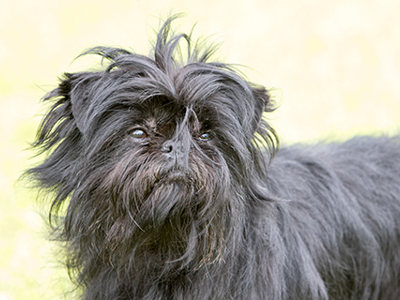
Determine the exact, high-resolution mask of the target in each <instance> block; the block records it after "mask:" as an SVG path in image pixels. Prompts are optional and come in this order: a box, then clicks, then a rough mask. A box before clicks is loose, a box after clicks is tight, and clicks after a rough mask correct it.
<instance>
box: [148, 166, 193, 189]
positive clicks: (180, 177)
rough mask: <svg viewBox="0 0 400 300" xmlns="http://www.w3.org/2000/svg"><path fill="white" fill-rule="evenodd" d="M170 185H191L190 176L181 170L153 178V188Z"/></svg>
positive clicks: (174, 170)
mask: <svg viewBox="0 0 400 300" xmlns="http://www.w3.org/2000/svg"><path fill="white" fill-rule="evenodd" d="M170 183H184V184H191V183H192V180H191V176H190V175H189V174H188V173H187V172H185V171H182V170H177V169H173V170H170V171H167V172H163V173H161V174H159V175H157V176H156V177H155V182H154V186H159V185H163V184H170Z"/></svg>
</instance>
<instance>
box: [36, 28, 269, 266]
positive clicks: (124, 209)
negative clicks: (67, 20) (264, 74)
mask: <svg viewBox="0 0 400 300" xmlns="http://www.w3.org/2000/svg"><path fill="white" fill-rule="evenodd" d="M170 22H171V20H169V21H167V22H166V23H165V25H164V26H163V28H162V29H161V31H160V33H159V34H158V38H157V42H156V44H155V47H154V54H153V57H152V58H149V57H146V56H142V55H137V54H132V53H131V52H128V51H126V50H123V49H115V48H94V49H92V50H91V51H89V52H88V53H92V54H93V53H96V54H100V55H101V56H102V58H103V59H104V60H108V61H109V63H108V64H107V66H106V68H105V70H103V71H99V72H86V73H74V74H65V75H64V78H63V79H62V81H61V83H60V85H59V87H58V88H57V89H55V90H53V91H52V92H51V93H50V94H49V96H48V97H47V98H46V100H50V101H53V106H52V108H51V110H50V112H49V113H48V114H47V115H46V117H45V119H44V120H43V123H42V125H41V127H40V130H39V133H38V140H37V143H36V146H37V147H38V148H40V149H41V150H42V151H48V150H51V154H50V155H49V156H48V158H47V159H46V160H45V161H44V162H43V163H42V164H41V165H39V166H38V167H36V168H34V169H32V170H31V172H32V173H33V174H34V175H35V176H36V179H37V180H39V182H40V183H41V185H42V186H43V187H47V188H51V189H53V190H54V191H55V192H56V195H57V197H56V199H55V200H54V202H53V205H52V210H51V213H52V214H56V213H57V212H58V210H59V209H60V207H61V206H62V204H63V203H68V205H67V209H66V215H65V217H64V218H62V219H61V221H62V223H61V227H60V228H61V231H62V235H63V238H65V239H66V240H67V241H68V242H69V243H70V244H71V248H70V249H72V252H73V253H74V255H73V260H74V262H73V264H74V265H81V266H80V267H81V268H90V266H89V264H90V262H89V260H90V259H92V260H93V261H98V260H103V261H105V263H110V264H113V261H114V260H118V261H119V263H118V264H119V265H122V263H121V260H123V259H124V258H126V261H127V262H129V263H131V262H132V261H136V262H138V261H140V259H139V258H141V259H143V260H145V259H146V258H150V257H151V258H153V259H154V261H155V262H154V264H153V266H157V261H160V264H159V266H161V265H162V264H161V262H162V261H163V262H165V261H169V262H173V261H174V262H179V263H180V265H181V266H182V265H186V264H192V263H194V264H195V265H194V267H195V268H198V267H199V265H201V264H204V263H210V262H211V261H214V260H215V259H217V258H218V257H220V256H221V254H222V252H223V248H224V247H223V244H224V243H228V242H229V239H230V236H231V235H232V234H233V233H232V232H233V231H234V228H235V226H236V225H235V224H234V222H238V221H240V220H238V219H237V218H244V217H243V216H241V214H244V210H245V207H246V206H247V205H248V203H246V201H249V199H251V197H253V196H254V195H255V194H257V196H259V194H260V193H262V192H261V191H260V188H258V184H257V182H258V181H259V180H261V178H262V177H263V175H264V174H263V172H264V171H263V169H264V167H263V166H261V164H262V161H263V156H262V155H261V153H260V149H259V147H260V145H264V146H268V148H269V153H273V150H274V145H275V141H276V137H275V134H274V131H273V130H272V129H271V128H270V127H269V126H268V124H267V123H266V122H265V121H263V119H262V115H263V112H265V111H271V110H272V105H271V101H270V99H269V96H268V93H267V91H266V90H265V89H264V88H262V87H257V86H255V85H253V84H251V83H249V82H247V81H246V80H245V79H243V78H242V77H241V76H240V75H238V73H237V72H235V71H234V70H233V68H232V67H230V66H228V65H226V64H222V63H217V62H208V59H209V56H210V55H211V54H212V52H213V49H212V48H206V49H204V50H201V49H198V48H194V49H191V46H192V44H191V41H190V36H186V35H184V34H181V35H171V33H170V28H169V27H170ZM183 40H184V41H186V45H187V49H188V53H189V54H188V57H187V61H186V62H183V61H182V59H181V60H179V54H180V52H179V50H178V49H179V47H178V45H179V43H180V42H181V41H183ZM257 140H258V141H257ZM94 256H96V257H94ZM132 257H134V258H135V259H134V260H133V259H132ZM93 261H92V263H93ZM171 265H172V264H170V265H169V266H171ZM97 267H99V266H97ZM131 267H132V266H131ZM163 268H165V266H164V265H163ZM87 272H88V271H87Z"/></svg>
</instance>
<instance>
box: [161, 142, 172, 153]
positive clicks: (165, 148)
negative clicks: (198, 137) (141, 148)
mask: <svg viewBox="0 0 400 300" xmlns="http://www.w3.org/2000/svg"><path fill="white" fill-rule="evenodd" d="M173 149H174V147H173V146H172V142H171V141H167V142H165V143H164V145H162V147H161V152H162V153H170V152H172V150H173Z"/></svg>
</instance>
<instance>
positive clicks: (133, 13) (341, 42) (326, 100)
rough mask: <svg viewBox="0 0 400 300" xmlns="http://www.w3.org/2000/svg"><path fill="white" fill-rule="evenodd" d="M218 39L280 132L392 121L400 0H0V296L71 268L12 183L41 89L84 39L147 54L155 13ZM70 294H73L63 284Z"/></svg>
mask: <svg viewBox="0 0 400 300" xmlns="http://www.w3.org/2000/svg"><path fill="white" fill-rule="evenodd" d="M170 12H174V13H177V12H185V13H187V16H186V17H185V18H183V19H180V20H179V21H178V22H176V25H179V28H180V29H181V30H183V31H186V32H188V31H189V30H190V29H191V27H192V26H193V25H194V23H195V22H197V23H198V24H197V26H196V30H195V34H194V36H195V37H200V36H211V40H212V41H215V42H222V46H221V48H220V51H219V52H218V54H217V57H218V58H219V59H220V60H223V61H226V62H229V63H236V64H240V65H243V66H246V67H243V68H242V71H244V72H245V73H246V74H247V75H248V78H249V79H250V80H252V81H255V82H257V83H259V84H262V85H265V86H266V87H267V88H273V90H274V96H275V98H276V99H277V100H278V102H279V103H280V108H279V109H278V111H277V112H276V113H274V114H273V115H271V116H269V119H270V120H271V122H272V124H273V126H274V127H275V128H276V130H277V132H278V134H279V135H280V137H281V140H282V141H283V144H286V143H293V142H301V141H303V142H310V141H315V140H319V139H344V138H347V137H350V136H352V135H354V134H358V133H362V134H365V133H376V132H389V133H394V132H396V131H397V128H398V125H399V124H400V121H399V112H400V19H399V17H398V15H399V12H400V1H398V0H336V1H332V0H322V1H317V0H288V1H286V0H271V1H268V0H258V1H257V0H236V1H232V0H231V1H228V0H218V1H210V0H202V1H188V0H186V1H185V0H181V1H179V0H169V1H168V0H136V1H133V0H130V1H128V0H126V1H124V0H114V1H105V0H90V1H85V0H79V1H78V0H68V1H67V0H61V1H57V0H34V1H32V0H13V1H10V0H0V300H11V299H24V300H25V299H41V300H46V299H63V296H55V295H60V294H62V293H63V292H65V291H67V290H68V288H69V286H68V279H67V276H66V274H65V272H63V270H62V269H61V268H60V267H59V266H58V264H57V259H59V258H58V257H56V256H54V255H52V254H51V253H52V251H51V250H52V249H51V247H53V246H52V244H51V243H49V242H46V234H47V233H46V231H45V229H44V226H43V225H42V224H43V223H42V220H41V218H40V217H39V214H38V213H37V211H40V210H39V209H38V206H37V205H35V204H34V203H35V201H34V199H35V196H34V195H35V194H34V193H33V192H31V191H28V190H26V189H24V188H23V187H22V185H21V184H20V183H16V182H15V181H16V179H17V178H18V176H19V175H20V173H21V171H22V170H23V169H24V168H27V167H28V166H29V164H32V163H33V160H28V158H29V156H30V155H31V153H30V152H29V151H24V149H25V148H27V147H28V144H29V142H32V141H33V138H34V134H35V128H36V126H37V124H38V122H39V120H40V116H41V114H42V113H43V108H42V106H41V105H40V103H39V100H40V98H41V97H42V96H43V95H44V94H45V93H46V92H48V91H50V90H51V89H52V88H54V87H55V86H56V84H57V76H60V75H61V73H62V72H64V71H74V70H75V71H76V70H80V69H82V68H85V67H87V66H88V64H87V63H85V61H82V60H79V61H77V62H75V63H72V60H73V58H74V57H76V56H77V55H78V54H80V53H81V52H82V51H83V50H84V49H86V48H88V47H92V46H97V45H111V46H123V47H128V48H131V49H133V50H134V51H135V52H138V53H142V54H147V53H148V52H149V50H150V47H149V42H148V40H149V36H150V37H153V36H154V35H153V29H156V28H158V26H159V19H158V17H160V16H161V17H166V16H167V15H168V14H169V13H170ZM64 297H65V298H66V299H69V298H70V297H71V296H69V295H68V294H66V295H65V296H64Z"/></svg>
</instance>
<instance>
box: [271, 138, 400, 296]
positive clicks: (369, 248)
mask: <svg viewBox="0 0 400 300" xmlns="http://www.w3.org/2000/svg"><path fill="white" fill-rule="evenodd" d="M268 185H269V188H270V189H271V190H272V191H273V192H274V193H275V194H276V195H277V196H278V197H281V198H283V199H287V200H288V202H287V203H286V204H282V205H281V207H280V208H281V209H282V210H285V211H286V212H285V213H283V214H282V217H281V220H280V222H281V228H282V231H284V234H283V236H286V239H285V241H284V242H285V244H286V247H287V253H286V260H287V262H288V265H291V266H292V268H287V270H286V272H287V276H286V278H288V280H289V282H288V283H287V284H288V285H292V287H293V286H297V287H298V288H297V289H298V290H299V291H307V290H309V289H317V290H318V289H319V290H327V291H328V294H329V299H379V300H382V299H387V300H391V299H393V300H394V299H399V297H400V280H399V273H400V253H399V249H400V138H399V137H394V138H388V137H380V138H373V137H359V138H353V139H352V140H350V141H347V142H345V143H342V144H341V143H337V144H336V143H334V144H327V145H318V146H304V147H303V146H292V147H287V148H282V149H281V150H280V152H279V153H278V154H277V155H276V157H275V158H274V160H273V161H272V163H271V166H270V171H269V180H268ZM311 283H313V284H311ZM312 285H314V286H312ZM305 293H306V292H305ZM296 297H297V298H298V296H296ZM297 298H296V299H297ZM300 298H301V297H300Z"/></svg>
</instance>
